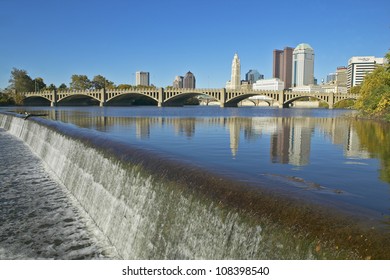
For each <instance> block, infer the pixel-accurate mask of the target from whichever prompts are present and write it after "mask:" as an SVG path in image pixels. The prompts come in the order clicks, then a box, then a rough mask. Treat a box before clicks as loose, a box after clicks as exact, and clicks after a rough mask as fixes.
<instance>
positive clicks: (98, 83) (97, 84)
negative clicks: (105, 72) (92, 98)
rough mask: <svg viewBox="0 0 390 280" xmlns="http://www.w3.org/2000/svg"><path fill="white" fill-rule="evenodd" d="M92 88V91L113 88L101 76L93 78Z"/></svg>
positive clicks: (111, 84)
mask: <svg viewBox="0 0 390 280" xmlns="http://www.w3.org/2000/svg"><path fill="white" fill-rule="evenodd" d="M92 86H93V88H94V89H102V88H115V85H114V83H113V82H111V81H109V80H107V79H106V78H105V77H103V76H102V75H97V76H95V77H93V80H92Z"/></svg>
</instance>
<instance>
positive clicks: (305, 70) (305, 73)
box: [292, 43, 314, 87]
mask: <svg viewBox="0 0 390 280" xmlns="http://www.w3.org/2000/svg"><path fill="white" fill-rule="evenodd" d="M292 70H293V71H292V86H293V87H298V86H304V85H312V84H314V50H313V48H312V47H311V46H310V45H309V44H304V43H302V44H299V45H298V46H297V47H296V48H295V49H294V52H293V69H292Z"/></svg>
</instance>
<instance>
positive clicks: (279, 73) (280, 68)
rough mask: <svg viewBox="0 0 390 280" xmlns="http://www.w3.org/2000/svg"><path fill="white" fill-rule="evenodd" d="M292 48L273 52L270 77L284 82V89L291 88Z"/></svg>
mask: <svg viewBox="0 0 390 280" xmlns="http://www.w3.org/2000/svg"><path fill="white" fill-rule="evenodd" d="M293 51H294V49H293V48H290V47H285V48H284V50H274V53H273V58H274V62H273V71H272V77H273V78H279V79H280V80H281V81H283V82H284V88H285V89H288V88H291V80H292V57H293Z"/></svg>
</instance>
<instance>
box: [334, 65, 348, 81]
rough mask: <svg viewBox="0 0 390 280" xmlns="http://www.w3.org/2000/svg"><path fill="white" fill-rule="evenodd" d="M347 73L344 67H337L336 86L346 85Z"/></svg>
mask: <svg viewBox="0 0 390 280" xmlns="http://www.w3.org/2000/svg"><path fill="white" fill-rule="evenodd" d="M347 72H348V68H347V67H345V66H339V67H337V70H336V84H337V85H339V86H346V85H347V76H348V75H347Z"/></svg>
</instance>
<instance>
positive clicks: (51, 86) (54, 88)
mask: <svg viewBox="0 0 390 280" xmlns="http://www.w3.org/2000/svg"><path fill="white" fill-rule="evenodd" d="M56 89H57V87H56V86H55V85H54V84H50V85H49V86H48V87H47V90H50V91H53V90H56Z"/></svg>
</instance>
